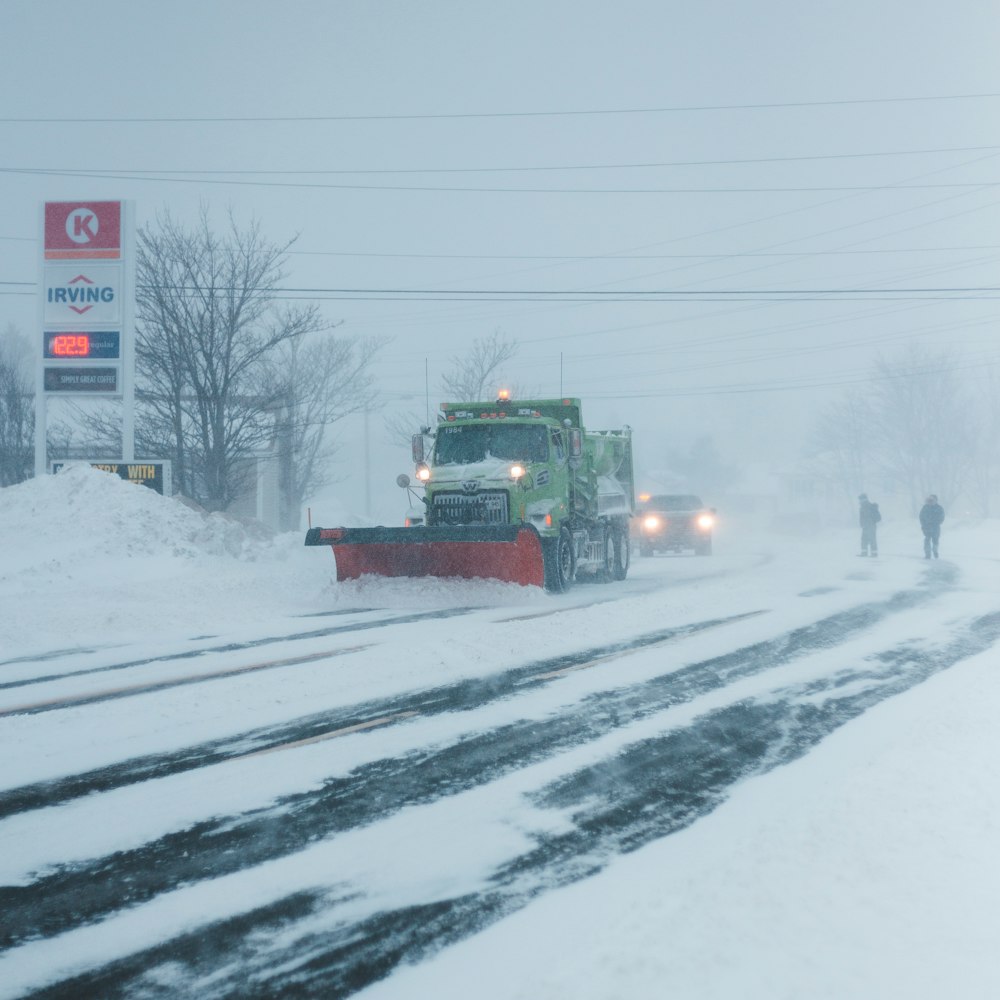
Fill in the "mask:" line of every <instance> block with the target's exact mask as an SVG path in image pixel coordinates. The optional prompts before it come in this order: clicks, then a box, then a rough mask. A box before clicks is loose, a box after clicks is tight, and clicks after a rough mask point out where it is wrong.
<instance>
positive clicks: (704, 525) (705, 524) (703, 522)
mask: <svg viewBox="0 0 1000 1000" xmlns="http://www.w3.org/2000/svg"><path fill="white" fill-rule="evenodd" d="M713 524H715V518H714V517H712V515H711V514H699V515H698V527H699V528H701V530H702V531H708V529H709V528H711V527H712V525H713Z"/></svg>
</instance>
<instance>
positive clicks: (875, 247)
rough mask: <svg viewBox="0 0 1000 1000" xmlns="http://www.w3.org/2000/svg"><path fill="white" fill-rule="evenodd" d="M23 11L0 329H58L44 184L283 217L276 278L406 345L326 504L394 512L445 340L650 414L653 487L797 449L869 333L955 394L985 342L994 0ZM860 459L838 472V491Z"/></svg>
mask: <svg viewBox="0 0 1000 1000" xmlns="http://www.w3.org/2000/svg"><path fill="white" fill-rule="evenodd" d="M4 16H5V23H4V33H3V35H4V40H3V43H2V46H3V58H2V59H0V84H2V88H0V93H2V95H3V96H2V97H0V148H2V149H3V159H4V163H3V165H2V166H3V171H2V175H0V192H2V199H0V200H2V203H3V206H4V211H3V222H2V224H0V331H2V336H3V337H4V338H5V339H9V338H10V337H11V336H12V335H13V332H14V331H16V332H18V333H20V334H21V335H22V336H23V337H27V338H28V340H29V342H31V343H32V344H34V342H35V340H36V339H37V338H36V333H35V331H36V328H37V316H38V304H37V300H38V286H37V281H38V269H39V263H38V260H39V251H38V238H39V223H38V212H39V205H40V204H41V203H42V202H44V201H52V200H65V199H80V198H84V199H93V200H99V199H126V200H131V201H133V202H134V203H135V205H136V212H137V221H138V224H139V225H140V226H142V225H155V224H156V223H157V220H158V219H160V218H162V217H163V216H164V215H165V214H169V215H170V216H171V217H172V218H173V219H175V220H177V221H178V222H179V223H180V224H183V225H188V226H193V225H195V224H196V223H197V220H198V217H199V212H200V211H202V210H203V209H204V210H205V211H207V213H208V215H209V217H210V219H211V220H212V222H213V224H214V225H215V226H216V227H218V229H220V230H221V229H224V228H225V226H226V224H227V217H228V215H229V214H230V213H231V214H232V216H233V217H234V218H235V219H236V220H238V221H239V222H240V223H242V224H244V225H246V224H249V223H250V222H251V221H252V220H257V221H258V222H259V224H260V226H261V228H262V231H263V233H264V234H266V235H267V236H268V237H269V238H270V239H272V240H273V241H274V242H276V243H279V244H280V243H283V242H284V241H285V240H287V239H290V238H292V237H297V239H296V242H295V243H294V244H293V245H292V247H291V249H290V252H289V253H288V255H287V259H286V261H285V266H284V276H283V279H282V282H281V287H282V289H283V292H282V295H283V297H284V300H285V302H286V304H301V303H310V304H311V303H315V304H317V305H318V306H319V308H320V310H321V312H322V314H323V316H324V318H325V320H326V321H327V322H329V323H340V324H342V325H341V326H339V327H338V328H337V330H336V333H337V335H343V336H346V337H350V338H358V339H362V338H385V339H386V341H387V343H386V346H385V347H384V349H383V350H382V351H381V352H380V353H379V355H378V358H377V361H376V363H375V366H374V368H373V373H374V375H375V380H376V387H377V390H378V395H377V399H376V401H375V402H374V403H373V404H372V406H371V407H370V408H369V409H368V410H367V412H364V413H357V414H354V415H352V416H351V417H349V418H348V419H345V420H344V421H343V422H342V423H340V424H338V425H337V426H336V427H334V428H333V429H332V431H331V435H332V436H333V437H335V439H336V443H337V445H338V449H339V450H338V452H337V462H336V468H335V470H334V480H335V482H334V483H333V485H331V486H329V487H328V488H327V489H326V490H325V491H324V492H323V493H322V494H320V495H317V496H315V497H313V498H312V499H313V504H314V506H319V507H321V506H322V505H323V504H327V505H329V506H334V505H336V506H339V507H346V508H349V509H353V510H357V511H360V512H362V513H367V514H370V515H371V516H372V518H373V519H375V520H379V521H384V522H386V523H394V524H395V523H399V522H400V519H401V517H402V514H403V511H404V509H405V503H404V501H403V498H402V497H401V495H400V493H399V492H398V491H397V490H396V489H395V488H394V487H393V486H392V483H393V479H394V478H395V476H396V474H397V473H399V472H401V471H410V461H409V456H408V450H407V447H406V444H405V443H404V442H401V441H400V439H399V437H398V435H396V436H394V435H393V434H391V433H390V432H389V430H388V429H387V427H388V426H389V425H391V421H393V420H396V421H402V423H404V424H406V425H408V426H410V427H411V429H415V427H413V426H412V425H414V424H415V423H417V422H423V421H425V419H426V418H427V417H428V416H429V417H430V421H431V422H433V419H434V414H435V412H436V406H437V404H438V403H439V402H440V401H441V400H442V399H443V398H445V397H444V395H443V392H442V379H443V377H444V376H445V375H446V374H447V373H448V372H449V371H450V370H451V368H452V365H453V362H454V361H455V359H456V358H461V357H462V356H464V355H465V354H466V353H467V351H468V350H469V347H470V344H472V343H473V341H475V340H476V339H477V338H482V337H486V336H490V335H491V334H493V333H494V332H495V331H500V332H501V334H502V335H503V336H505V337H507V338H509V339H510V340H511V341H513V342H515V343H516V345H517V352H516V356H515V357H514V358H513V359H512V360H511V362H510V363H509V364H507V365H505V366H504V370H503V371H502V372H500V373H499V374H500V375H501V376H502V378H503V380H504V381H505V382H507V384H508V385H515V386H517V387H518V388H519V389H520V390H521V391H522V392H524V393H525V394H530V395H534V396H558V395H562V394H568V395H573V396H578V397H580V398H581V399H583V400H584V401H585V404H586V406H587V414H588V424H589V425H590V426H592V427H593V428H595V429H597V428H602V427H621V426H623V425H625V424H629V425H631V426H632V427H633V428H634V430H635V442H636V451H637V456H638V457H637V463H638V467H639V475H638V478H639V480H640V481H641V480H643V479H645V480H647V481H648V482H647V483H646V484H645V485H646V486H647V487H648V488H652V489H663V488H674V484H670V483H667V482H664V480H665V479H669V478H670V477H671V476H672V475H673V474H674V473H673V471H672V470H675V469H676V467H677V466H678V456H679V455H682V456H683V455H686V454H687V453H688V450H689V447H690V445H691V443H692V442H697V441H702V442H703V445H707V446H710V448H711V449H712V454H713V455H715V456H717V463H716V471H717V469H718V468H719V467H723V468H726V469H729V470H732V474H731V475H729V476H728V477H723V478H727V479H728V480H729V482H727V484H726V488H727V490H728V491H729V492H732V493H743V494H746V493H750V492H759V490H760V485H759V483H760V480H761V478H762V477H763V478H764V479H765V481H766V482H768V483H773V481H774V478H775V477H776V476H783V477H786V478H787V477H792V478H794V477H796V476H799V475H801V469H800V468H799V464H800V463H801V461H802V459H803V454H804V453H805V454H806V455H807V456H808V455H810V454H813V453H815V452H816V451H817V450H818V449H819V446H817V445H816V443H815V442H814V441H813V438H812V434H813V431H814V427H815V423H816V420H817V419H818V418H819V417H820V416H821V415H822V414H823V413H824V411H825V408H826V407H828V406H829V405H836V404H838V403H840V402H841V401H842V400H843V399H844V397H845V394H846V393H850V392H856V393H859V394H860V395H861V396H862V397H871V396H873V395H877V394H878V393H879V392H880V390H881V388H882V387H884V385H885V384H886V380H887V376H886V374H885V373H880V372H878V371H877V370H876V369H875V367H874V366H875V363H876V361H877V360H878V358H879V357H884V358H886V359H889V360H890V361H891V362H892V363H893V364H898V365H903V366H904V367H906V366H908V370H910V371H913V370H921V368H920V366H921V365H923V366H924V368H925V369H926V367H927V366H928V365H930V366H931V367H933V368H934V369H935V370H937V369H939V368H940V367H941V366H942V365H943V366H944V367H945V368H947V369H948V370H949V371H951V372H952V373H954V375H955V377H956V379H957V384H958V387H959V388H960V390H961V391H962V392H963V393H966V394H967V395H969V396H976V395H978V394H979V393H981V391H982V390H983V389H984V387H985V386H987V385H988V382H989V379H990V378H992V375H993V372H994V371H995V365H996V360H997V356H996V348H995V343H994V341H995V338H994V337H993V334H992V329H991V327H992V326H993V325H994V324H995V319H996V309H995V289H996V286H997V285H998V282H997V241H996V240H995V237H994V234H995V232H996V230H997V222H998V220H997V204H998V203H997V196H996V191H997V183H998V179H997V176H996V158H997V155H998V153H1000V146H998V140H997V135H996V121H997V104H998V101H1000V97H998V95H1000V81H998V80H997V70H996V61H995V52H996V50H997V45H998V42H1000V31H998V18H1000V14H998V12H997V11H996V9H995V8H994V7H992V6H990V5H986V6H984V5H982V4H977V3H971V2H965V0H962V2H959V3H958V4H957V5H952V6H951V7H950V8H949V11H948V15H947V17H942V16H941V12H940V10H939V9H937V8H934V7H930V6H925V7H920V6H917V7H914V6H913V5H912V4H904V3H901V2H895V0H894V2H890V3H884V4H880V5H878V6H877V8H875V9H873V8H872V6H871V4H868V3H860V2H850V3H847V4H842V5H839V6H838V7H837V9H836V11H835V12H833V11H825V10H822V11H821V10H812V9H806V8H803V7H802V6H801V4H796V3H791V2H776V3H772V4H768V5H766V6H765V7H763V8H761V7H759V6H756V7H748V8H745V9H743V8H739V7H727V8H719V7H712V6H707V7H706V6H698V5H695V6H690V7H686V8H684V9H682V10H681V9H674V8H667V7H664V6H663V5H662V4H657V3H652V2H641V0H627V2H625V3H623V4H619V5H617V6H616V7H615V9H614V11H613V13H612V12H611V11H609V10H607V9H606V8H604V7H600V6H598V5H595V4H591V5H587V4H584V5H583V6H581V5H580V4H579V3H568V2H555V3H549V4H544V5H541V6H539V5H538V4H534V3H523V2H515V3H513V4H508V5H506V6H505V7H504V10H503V13H502V16H498V14H497V11H496V10H495V9H492V8H489V9H487V8H486V7H483V6H481V5H477V4H471V5H470V4H466V5H456V4H444V3H431V4H423V5H420V6H419V7H414V6H413V5H411V4H406V3H399V2H393V3H388V4H381V5H379V6H378V7H377V8H373V7H371V5H368V4H362V3H354V2H351V3H340V4H336V5H330V4H325V3H319V2H292V3H291V4H288V5H285V6H284V7H282V8H281V10H280V11H279V10H278V9H277V8H275V7H273V6H272V5H266V4H259V3H253V4H249V5H247V4H240V5H236V4H233V3H228V2H227V3H220V4H213V5H209V6H207V7H206V6H205V5H203V4H196V3H193V2H186V0H181V2H180V3H178V4H175V5H174V6H173V7H172V8H171V11H170V16H169V17H163V16H160V14H157V15H156V16H155V17H154V16H153V15H152V13H150V12H148V11H146V10H144V9H143V8H142V7H136V5H134V4H128V3H124V2H119V0H109V2H107V3H102V4H101V5H100V7H99V9H96V10H92V11H89V12H88V15H87V16H86V17H80V16H79V8H78V6H77V5H73V4H70V3H68V2H64V0H53V2H51V3H47V4H44V5H40V4H37V3H31V2H29V0H10V2H8V3H7V4H6V5H5V8H4ZM56 26H57V27H56ZM178 67H183V71H180V72H179V71H178ZM914 348H919V349H921V350H923V351H924V352H925V353H924V354H921V355H919V359H918V360H917V361H913V360H912V358H911V359H910V360H907V358H909V355H907V354H905V353H904V352H905V351H907V350H910V349H914ZM945 348H947V355H946V356H945V357H944V358H943V360H942V358H940V357H939V356H938V354H937V353H935V352H940V351H941V350H943V349H945ZM928 358H929V360H928ZM53 409H55V410H57V411H61V410H62V404H56V405H54V407H53ZM55 416H56V418H58V416H59V414H58V413H57V414H56V415H55ZM387 421H388V423H387ZM963 447H965V445H964V444H963ZM710 464H711V463H707V464H705V463H703V467H702V468H701V469H700V470H697V469H696V472H695V474H696V475H698V474H700V478H702V479H703V480H704V479H705V478H706V477H707V476H708V474H709V471H710V469H709V465H710ZM871 485H872V484H871V483H859V484H854V483H851V484H850V485H848V486H846V490H845V493H844V500H845V511H844V514H843V516H844V517H845V518H846V517H849V516H850V505H849V503H848V502H847V501H848V500H849V498H850V497H851V496H853V494H854V493H856V492H857V490H858V488H859V487H860V488H864V487H870V486H871ZM934 485H935V484H927V485H926V486H924V487H922V488H923V489H927V488H933V487H934ZM688 488H690V489H694V490H703V489H704V487H703V483H690V484H689V485H688ZM706 492H707V490H706ZM713 499H717V497H713ZM907 502H908V501H907Z"/></svg>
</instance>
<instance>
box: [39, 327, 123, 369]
mask: <svg viewBox="0 0 1000 1000" xmlns="http://www.w3.org/2000/svg"><path fill="white" fill-rule="evenodd" d="M44 356H45V358H47V359H48V358H52V359H63V358H64V359H66V360H70V361H82V360H85V359H87V358H96V359H98V360H100V361H108V360H112V359H117V358H120V357H121V334H120V333H119V332H118V331H117V330H115V331H110V330H94V331H89V332H86V333H84V332H80V331H74V332H72V333H69V332H62V331H49V332H47V333H46V334H45V355H44Z"/></svg>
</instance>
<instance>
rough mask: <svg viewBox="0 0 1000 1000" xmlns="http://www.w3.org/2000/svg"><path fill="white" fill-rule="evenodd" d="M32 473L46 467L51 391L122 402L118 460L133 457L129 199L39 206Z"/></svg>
mask: <svg viewBox="0 0 1000 1000" xmlns="http://www.w3.org/2000/svg"><path fill="white" fill-rule="evenodd" d="M41 226H42V255H41V261H40V267H41V275H42V280H41V282H40V283H39V287H40V288H41V290H42V297H41V303H40V306H39V318H40V324H39V329H40V330H41V348H42V349H41V354H40V356H39V359H38V367H37V370H38V376H37V379H36V383H35V392H36V397H35V398H36V404H37V405H36V408H35V413H36V419H35V475H36V476H40V475H43V474H44V473H45V471H46V467H47V457H48V456H47V446H46V439H47V433H48V410H49V406H48V401H49V396H53V395H57V396H62V397H66V396H70V397H76V398H79V397H88V398H90V399H95V398H96V399H121V400H122V459H123V461H126V462H131V461H133V460H134V457H135V444H134V440H135V416H134V412H135V304H134V303H135V278H134V275H135V239H134V231H135V215H134V208H133V206H132V204H131V203H130V202H123V201H49V202H46V203H45V204H44V205H43V207H42V219H41Z"/></svg>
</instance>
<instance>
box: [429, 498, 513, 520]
mask: <svg viewBox="0 0 1000 1000" xmlns="http://www.w3.org/2000/svg"><path fill="white" fill-rule="evenodd" d="M508 521H509V516H508V506H507V493H506V491H505V490H488V491H484V492H482V493H473V494H467V493H435V494H434V523H435V524H507V523H508Z"/></svg>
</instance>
